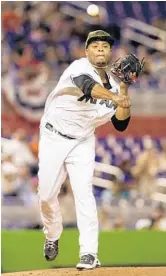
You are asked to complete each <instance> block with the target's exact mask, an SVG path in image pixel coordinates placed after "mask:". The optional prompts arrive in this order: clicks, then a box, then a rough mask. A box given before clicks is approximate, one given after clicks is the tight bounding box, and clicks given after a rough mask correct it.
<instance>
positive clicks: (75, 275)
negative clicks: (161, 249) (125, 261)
mask: <svg viewBox="0 0 166 276" xmlns="http://www.w3.org/2000/svg"><path fill="white" fill-rule="evenodd" d="M2 275H4V276H55V275H56V276H166V267H102V268H97V269H94V270H88V271H87V270H86V271H78V270H76V269H75V268H58V269H56V268H55V269H46V270H34V271H25V272H23V271H22V272H11V273H3V274H2Z"/></svg>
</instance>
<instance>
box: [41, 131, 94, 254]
mask: <svg viewBox="0 0 166 276" xmlns="http://www.w3.org/2000/svg"><path fill="white" fill-rule="evenodd" d="M94 158H95V137H94V136H91V137H90V138H87V139H86V140H84V141H81V142H80V141H78V140H75V139H72V140H70V139H67V138H64V137H62V136H60V135H58V134H56V133H55V132H52V131H50V130H48V129H47V128H45V127H44V126H43V127H42V128H41V137H40V142H39V173H38V176H39V191H38V194H39V203H40V210H41V217H42V221H43V225H44V234H45V236H46V238H47V239H49V240H53V241H54V240H58V239H59V238H60V236H61V233H62V230H63V227H62V217H61V213H60V206H59V202H58V194H59V192H60V188H61V185H62V184H63V182H64V180H65V178H66V175H67V173H68V174H69V178H70V183H71V187H72V190H73V194H74V199H75V208H76V215H77V225H78V229H79V234H80V235H79V245H80V255H82V254H85V253H92V254H97V251H98V218H97V210H96V202H95V198H94V196H93V193H92V177H93V172H94ZM69 212H70V210H69Z"/></svg>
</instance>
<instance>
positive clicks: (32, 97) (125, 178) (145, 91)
mask: <svg viewBox="0 0 166 276" xmlns="http://www.w3.org/2000/svg"><path fill="white" fill-rule="evenodd" d="M92 3H93V4H96V5H98V7H99V15H97V16H90V15H88V14H87V8H88V6H89V5H90V4H92ZM1 9H2V41H1V47H2V95H1V101H2V103H1V106H2V138H1V144H2V229H24V228H27V229H41V228H42V225H41V220H40V215H39V209H38V202H37V195H36V191H37V185H38V178H37V171H38V140H39V120H40V117H41V116H42V113H43V108H44V104H45V100H46V97H47V96H48V94H49V93H50V92H51V90H52V88H53V87H54V86H55V85H56V83H57V81H58V79H59V77H60V75H61V74H62V72H63V71H64V70H65V68H66V67H67V66H68V65H69V64H70V63H71V62H72V61H73V60H75V59H78V58H80V57H83V56H84V43H85V39H86V37H87V34H88V32H89V31H92V30H96V29H104V30H106V31H108V32H109V33H111V34H112V35H113V36H114V38H115V39H116V44H115V46H114V50H113V54H112V60H111V62H113V61H115V60H116V59H117V58H119V57H123V56H125V55H126V54H127V53H131V52H132V53H135V54H136V55H137V56H138V57H139V58H142V57H145V60H146V64H145V71H144V74H143V75H142V76H141V77H140V79H139V81H138V82H137V83H136V84H135V85H134V86H132V87H131V88H130V94H131V98H132V102H133V106H132V120H131V123H130V126H129V127H128V129H127V131H125V132H124V133H118V132H117V131H116V130H114V129H113V127H112V126H111V125H110V124H107V125H105V126H102V127H101V128H99V129H98V130H97V132H96V135H97V139H96V169H95V176H94V194H95V197H96V201H97V206H98V213H99V220H100V230H117V229H127V230H132V229H133V230H134V229H144V228H146V229H158V230H166V89H165V87H166V78H165V76H166V31H165V30H166V2H165V1H163V2H160V1H158V2H156V1H143V2H139V1H132V2H126V1H124V2H123V1H117V2H116V1H111V2H110V1H107V2H106V1H97V2H95V1H94V2H89V1H86V2H77V1H76V2H75V1H70V2H65V1H63V2H50V1H48V2H45V1H42V2H40V1H31V2H23V1H12V2H10V1H9V2H8V1H2V2H1ZM80 177H81V176H80ZM59 199H60V204H61V209H62V214H63V222H64V227H66V228H69V227H70V228H71V227H73V228H75V227H76V216H75V210H74V203H73V196H72V192H71V189H70V185H69V181H68V179H67V180H66V182H65V183H64V185H63V186H62V189H61V193H60V196H59ZM69 210H70V212H69ZM2 253H3V252H2Z"/></svg>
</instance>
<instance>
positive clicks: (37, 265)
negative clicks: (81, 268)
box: [2, 229, 166, 272]
mask: <svg viewBox="0 0 166 276" xmlns="http://www.w3.org/2000/svg"><path fill="white" fill-rule="evenodd" d="M43 242H44V236H43V233H42V232H41V231H38V230H36V231H32V230H25V231H2V271H3V272H14V271H24V270H34V269H46V268H53V267H63V266H75V264H76V263H77V261H78V256H79V253H78V252H79V247H78V231H77V230H73V229H72V230H65V231H64V232H63V234H62V237H61V240H60V252H59V255H58V257H57V259H56V260H55V261H53V262H47V261H45V259H44V257H43ZM99 258H100V260H101V263H102V265H103V266H119V265H122V266H127V265H128V266H131V265H135V266H138V265H166V232H159V231H155V232H154V231H117V232H101V233H100V237H99Z"/></svg>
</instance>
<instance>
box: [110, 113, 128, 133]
mask: <svg viewBox="0 0 166 276" xmlns="http://www.w3.org/2000/svg"><path fill="white" fill-rule="evenodd" d="M111 121H112V123H113V125H114V127H115V129H116V130H118V131H124V130H125V129H126V128H127V127H128V124H129V122H130V116H129V117H128V118H127V119H125V120H118V119H117V118H116V116H115V115H113V116H112V118H111Z"/></svg>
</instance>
